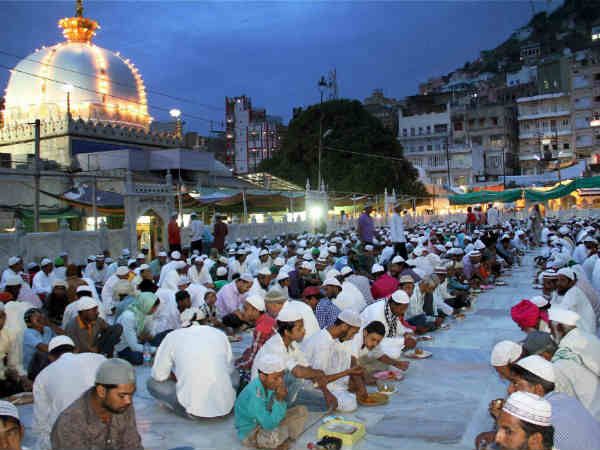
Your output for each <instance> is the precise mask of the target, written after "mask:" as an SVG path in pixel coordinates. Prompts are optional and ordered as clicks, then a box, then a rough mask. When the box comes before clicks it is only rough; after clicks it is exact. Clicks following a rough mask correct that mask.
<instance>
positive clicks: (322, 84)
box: [317, 76, 327, 189]
mask: <svg viewBox="0 0 600 450" xmlns="http://www.w3.org/2000/svg"><path fill="white" fill-rule="evenodd" d="M317 86H318V88H319V92H320V94H321V102H320V104H319V113H320V117H319V151H318V163H317V189H318V188H319V187H320V186H321V154H322V153H323V94H324V93H325V89H327V81H326V80H325V77H324V76H322V77H321V79H320V80H319V83H318V84H317Z"/></svg>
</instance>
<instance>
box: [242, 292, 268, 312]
mask: <svg viewBox="0 0 600 450" xmlns="http://www.w3.org/2000/svg"><path fill="white" fill-rule="evenodd" d="M246 301H247V302H248V303H250V304H251V305H252V306H254V307H255V308H256V309H258V310H259V311H261V312H262V311H264V310H265V299H264V298H263V297H262V296H260V295H249V296H248V297H246Z"/></svg>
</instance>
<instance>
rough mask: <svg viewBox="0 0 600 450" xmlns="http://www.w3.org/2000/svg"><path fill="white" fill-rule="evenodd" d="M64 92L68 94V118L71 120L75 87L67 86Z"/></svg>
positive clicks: (64, 87)
mask: <svg viewBox="0 0 600 450" xmlns="http://www.w3.org/2000/svg"><path fill="white" fill-rule="evenodd" d="M63 90H64V91H65V92H66V93H67V118H68V119H69V120H71V92H73V85H72V84H65V85H64V86H63Z"/></svg>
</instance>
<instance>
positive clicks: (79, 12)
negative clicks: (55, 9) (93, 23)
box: [75, 0, 83, 17]
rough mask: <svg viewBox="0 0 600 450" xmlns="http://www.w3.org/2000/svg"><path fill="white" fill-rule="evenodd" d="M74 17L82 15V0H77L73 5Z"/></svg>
mask: <svg viewBox="0 0 600 450" xmlns="http://www.w3.org/2000/svg"><path fill="white" fill-rule="evenodd" d="M75 17H83V0H77V5H76V7H75Z"/></svg>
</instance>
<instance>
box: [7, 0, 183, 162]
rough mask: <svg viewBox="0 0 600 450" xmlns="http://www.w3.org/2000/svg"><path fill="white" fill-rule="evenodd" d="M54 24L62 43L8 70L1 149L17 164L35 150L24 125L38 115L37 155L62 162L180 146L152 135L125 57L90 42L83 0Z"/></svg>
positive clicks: (141, 91) (92, 25)
mask: <svg viewBox="0 0 600 450" xmlns="http://www.w3.org/2000/svg"><path fill="white" fill-rule="evenodd" d="M58 26H59V27H60V28H62V33H63V36H64V37H65V41H64V42H61V43H59V44H56V45H53V46H51V47H43V48H41V49H38V50H36V51H35V52H34V53H32V54H31V55H29V56H27V57H26V58H24V59H23V60H22V61H20V62H19V63H18V64H17V65H16V67H15V68H14V69H13V70H12V71H11V76H10V79H9V82H8V86H7V88H6V93H5V110H4V111H3V128H2V129H0V153H4V154H11V156H12V158H13V161H15V162H20V161H22V160H24V159H26V158H27V155H29V154H33V153H34V149H33V137H34V130H33V127H32V126H31V125H30V123H32V122H34V121H35V120H36V119H40V120H41V122H42V131H41V135H42V141H41V157H42V158H43V159H49V160H54V161H56V162H58V163H59V164H61V165H66V166H68V165H71V164H72V161H73V156H74V155H75V154H78V153H93V152H95V151H106V150H110V149H111V148H115V149H116V148H119V149H123V148H149V149H151V148H166V147H176V146H178V145H179V144H180V141H179V140H178V139H177V138H176V137H175V136H172V135H168V134H166V133H165V134H156V133H150V131H149V126H150V122H151V121H152V118H151V117H150V115H149V114H148V103H147V97H146V89H145V87H144V81H143V80H142V76H141V74H140V73H139V71H138V69H137V68H136V67H135V65H134V64H133V62H131V61H130V60H129V59H127V58H125V57H123V56H121V55H120V54H119V53H118V52H112V51H110V50H107V49H105V48H102V47H99V46H97V45H96V44H94V43H93V42H92V38H93V37H94V36H95V34H96V30H97V29H99V28H100V26H99V25H98V22H96V21H94V20H92V19H88V18H85V17H83V5H82V1H81V0H77V12H76V14H75V17H68V18H64V19H61V20H60V21H59V22H58ZM69 115H70V117H69ZM69 119H70V120H69ZM125 143H126V144H127V145H123V144H125Z"/></svg>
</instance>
